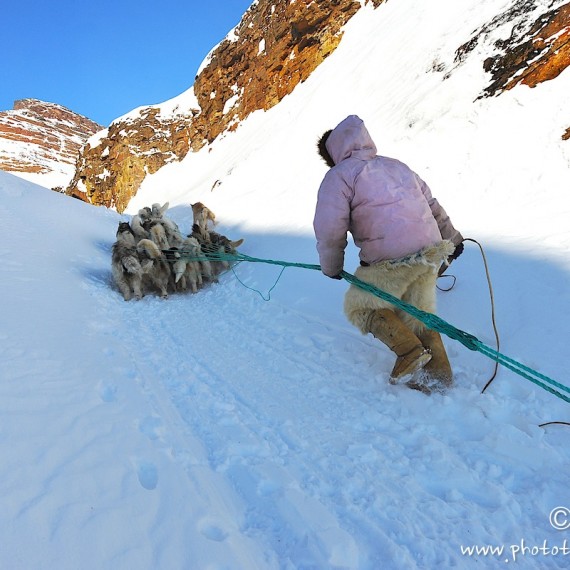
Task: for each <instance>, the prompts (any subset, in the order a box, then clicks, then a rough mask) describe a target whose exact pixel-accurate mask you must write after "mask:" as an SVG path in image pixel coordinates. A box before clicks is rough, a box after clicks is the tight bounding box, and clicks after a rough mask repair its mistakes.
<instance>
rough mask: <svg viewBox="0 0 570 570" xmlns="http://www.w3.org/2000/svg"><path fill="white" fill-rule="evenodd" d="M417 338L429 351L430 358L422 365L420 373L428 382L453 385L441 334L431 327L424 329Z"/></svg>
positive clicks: (445, 385) (448, 386) (447, 385)
mask: <svg viewBox="0 0 570 570" xmlns="http://www.w3.org/2000/svg"><path fill="white" fill-rule="evenodd" d="M418 338H419V339H420V341H421V343H422V344H423V345H424V346H425V347H426V348H427V349H429V351H430V352H431V360H430V361H429V362H428V363H427V364H426V365H425V366H424V369H423V370H422V375H425V376H426V379H427V381H428V383H433V382H434V381H435V382H437V383H438V384H440V385H441V386H442V387H444V388H450V387H451V386H452V385H453V372H452V371H451V364H450V363H449V358H448V357H447V352H446V351H445V347H444V346H443V341H442V340H441V335H440V334H439V333H438V332H437V331H434V330H432V329H425V330H424V331H423V332H422V333H420V334H419V335H418Z"/></svg>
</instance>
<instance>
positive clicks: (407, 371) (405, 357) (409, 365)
mask: <svg viewBox="0 0 570 570" xmlns="http://www.w3.org/2000/svg"><path fill="white" fill-rule="evenodd" d="M366 325H367V329H368V330H369V331H370V332H371V333H372V334H373V335H374V336H375V337H376V338H377V339H378V340H380V341H382V342H383V343H384V344H385V345H386V346H387V347H388V348H389V349H390V350H392V351H393V352H395V353H396V355H397V357H398V358H397V359H396V364H395V365H394V368H393V370H392V372H391V374H390V383H391V384H398V383H399V382H401V381H403V380H404V379H405V377H407V376H411V375H412V374H413V373H414V372H417V371H418V370H420V368H423V367H424V366H425V365H426V364H427V363H428V362H429V361H430V360H431V354H430V353H429V351H428V350H426V348H425V347H424V346H423V345H422V343H421V341H420V339H419V338H418V337H417V336H416V335H415V334H414V333H413V332H412V331H411V330H410V329H409V328H408V327H407V326H406V325H405V324H404V323H403V322H402V321H401V320H400V318H399V317H398V315H396V313H395V312H394V311H391V310H390V309H377V310H375V311H373V312H372V313H371V314H370V316H369V317H368V321H367V323H366Z"/></svg>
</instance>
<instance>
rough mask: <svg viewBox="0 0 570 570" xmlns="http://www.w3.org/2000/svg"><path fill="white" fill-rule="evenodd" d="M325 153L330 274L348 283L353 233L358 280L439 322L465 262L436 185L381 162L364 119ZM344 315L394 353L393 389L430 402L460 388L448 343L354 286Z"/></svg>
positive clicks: (319, 232) (322, 222) (325, 262)
mask: <svg viewBox="0 0 570 570" xmlns="http://www.w3.org/2000/svg"><path fill="white" fill-rule="evenodd" d="M318 149H319V154H320V155H321V157H322V158H323V159H324V160H325V162H326V163H327V164H328V166H329V167H330V170H329V171H328V172H327V174H326V175H325V177H324V179H323V181H322V183H321V186H320V188H319V192H318V197H317V206H316V210H315V217H314V222H313V227H314V230H315V236H316V239H317V251H318V253H319V258H320V264H321V269H322V272H323V273H324V274H325V275H327V276H329V277H332V278H340V274H341V272H342V271H343V268H344V251H345V248H346V246H347V234H348V233H349V232H350V233H351V234H352V237H353V239H354V243H355V244H356V245H357V247H358V248H359V250H360V252H359V256H360V267H358V269H357V270H356V273H355V275H356V277H358V278H359V279H361V280H362V281H365V282H367V283H371V284H372V285H374V286H376V287H378V288H380V289H382V290H384V291H386V292H388V293H390V294H392V295H394V296H395V297H397V298H399V299H402V300H403V301H405V302H407V303H409V304H411V305H414V306H415V307H417V308H419V309H421V310H423V311H427V312H430V313H435V308H436V279H437V276H438V271H439V269H440V268H441V267H442V265H445V264H449V263H450V262H451V261H452V260H453V259H456V258H457V257H458V256H459V255H460V254H461V252H462V250H463V244H462V242H463V237H462V235H461V234H460V233H459V232H458V231H457V230H456V229H455V228H454V227H453V224H452V223H451V220H450V219H449V216H448V215H447V214H446V212H445V210H444V209H443V208H442V206H441V205H440V204H439V202H438V201H437V200H436V199H435V198H434V197H433V196H432V194H431V191H430V189H429V188H428V186H427V184H426V183H425V182H424V181H423V180H422V179H421V178H420V177H419V176H418V175H417V174H416V173H415V172H413V171H412V170H411V169H410V168H409V167H408V166H406V165H405V164H404V163H402V162H400V161H398V160H396V159H393V158H387V157H384V156H378V155H377V154H376V152H377V151H376V145H375V144H374V142H373V140H372V138H371V136H370V134H369V132H368V130H367V129H366V127H365V125H364V122H363V121H362V120H361V119H360V118H359V117H357V116H356V115H350V116H349V117H347V118H346V119H344V120H343V121H342V122H341V123H340V124H339V125H338V126H337V127H335V128H334V129H332V130H330V131H327V132H325V133H324V134H323V135H322V136H321V138H320V139H319V142H318ZM344 311H345V314H346V316H347V317H348V319H349V321H350V322H351V323H353V324H354V325H355V326H356V327H358V328H359V329H360V331H361V332H362V333H363V334H368V333H372V335H374V336H375V337H376V338H377V339H379V340H380V341H382V342H383V343H384V344H386V345H387V346H388V347H389V348H390V349H391V350H392V351H394V352H395V354H396V356H397V358H396V364H395V366H394V368H393V370H392V372H391V374H390V382H391V383H400V382H406V383H407V385H408V386H409V387H411V388H415V389H420V390H422V391H424V392H427V393H429V392H431V391H432V390H433V389H444V388H447V387H450V386H451V385H452V383H453V374H452V371H451V366H450V363H449V359H448V357H447V354H446V351H445V347H444V345H443V342H442V340H441V336H440V335H439V333H437V332H436V331H433V330H431V329H428V328H426V327H425V325H423V323H421V322H420V321H418V320H417V319H415V318H413V317H412V316H410V315H409V314H408V313H406V312H405V311H401V310H399V309H398V308H396V307H394V305H392V304H390V303H388V302H387V301H384V300H382V299H379V298H378V297H376V296H374V295H372V294H370V293H367V292H366V291H364V290H362V289H361V288H359V287H356V286H355V285H351V286H350V288H349V289H348V291H347V293H346V295H345V301H344Z"/></svg>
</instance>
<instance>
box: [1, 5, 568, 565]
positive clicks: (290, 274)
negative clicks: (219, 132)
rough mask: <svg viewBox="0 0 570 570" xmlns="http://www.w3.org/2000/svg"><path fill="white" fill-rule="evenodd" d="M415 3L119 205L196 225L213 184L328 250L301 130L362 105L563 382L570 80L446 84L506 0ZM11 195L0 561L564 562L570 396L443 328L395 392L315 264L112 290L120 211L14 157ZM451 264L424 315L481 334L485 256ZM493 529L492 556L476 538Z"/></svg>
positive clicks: (514, 325) (273, 254) (507, 315)
mask: <svg viewBox="0 0 570 570" xmlns="http://www.w3.org/2000/svg"><path fill="white" fill-rule="evenodd" d="M418 4H419V3H417V2H412V1H411V0H400V1H399V2H388V3H386V4H384V5H382V6H381V7H380V8H379V9H377V10H376V11H373V10H371V9H370V8H364V9H363V10H362V11H361V12H360V13H359V14H358V15H357V16H355V18H353V20H351V22H350V23H349V25H348V26H347V28H346V33H345V37H344V39H343V41H342V43H341V46H340V47H339V49H338V50H337V51H336V52H335V53H334V54H333V55H332V56H331V57H330V58H329V59H328V60H327V61H326V62H325V63H324V64H323V65H322V66H321V67H320V68H319V69H318V70H317V71H316V72H315V73H314V74H313V76H311V78H310V79H309V80H308V81H307V82H305V83H304V84H302V85H300V86H299V87H298V89H296V91H295V92H294V93H293V94H292V95H291V96H289V97H287V98H286V99H284V100H283V101H282V102H281V103H280V104H279V105H278V107H276V108H274V109H271V110H270V111H268V112H266V113H263V112H259V113H255V114H254V115H252V116H251V117H250V118H249V119H248V120H247V121H245V122H244V123H243V124H242V125H241V126H240V127H239V128H238V130H237V131H236V132H235V133H231V134H228V135H227V136H226V137H225V138H223V139H221V140H219V141H216V142H215V143H214V144H213V145H212V146H211V150H210V151H208V149H204V151H202V152H200V153H197V154H195V155H191V156H189V157H187V159H186V160H185V161H184V162H182V163H180V164H173V165H169V166H167V167H165V168H163V169H162V170H161V171H159V172H158V173H157V174H155V175H153V176H150V177H148V179H147V181H146V182H145V184H144V187H143V188H142V189H141V191H140V192H139V194H138V195H137V196H136V197H135V199H133V201H132V203H131V205H130V208H129V212H130V213H131V214H132V213H133V212H136V210H137V209H138V208H139V207H140V206H141V205H150V204H151V203H153V202H161V203H162V202H164V201H166V200H168V201H170V205H171V207H170V210H169V211H168V215H169V216H170V217H171V218H172V219H174V220H175V221H176V222H177V223H178V224H179V225H180V227H181V228H182V229H183V230H188V229H189V226H190V222H191V210H190V206H189V204H190V203H192V202H195V201H196V200H201V201H203V202H204V203H206V204H207V205H208V206H209V207H211V208H212V209H213V210H214V211H215V212H216V214H217V217H218V219H219V220H220V231H222V232H223V233H226V234H227V235H229V236H230V237H232V238H238V237H245V238H246V241H245V243H244V245H243V246H242V251H243V252H244V253H248V254H250V255H252V256H255V257H261V258H271V259H285V260H288V261H299V262H308V263H316V262H317V257H316V252H315V248H314V238H313V236H312V231H311V220H312V214H313V210H314V203H315V197H316V190H317V187H318V184H319V182H320V179H321V178H322V176H323V174H324V165H322V164H321V163H320V162H319V159H318V157H317V156H316V154H315V150H314V144H315V139H316V138H317V137H318V136H319V135H320V134H321V132H322V131H323V130H325V129H326V128H329V127H331V126H334V125H335V124H336V123H337V122H339V121H340V120H341V119H342V118H344V116H345V115H346V114H348V113H357V114H359V115H360V116H361V117H362V118H363V119H364V120H365V121H366V122H367V124H368V126H369V130H370V131H371V133H372V135H373V137H374V138H375V139H376V142H377V145H378V147H379V149H380V152H381V153H383V154H386V155H389V156H396V157H398V158H400V159H402V160H405V161H406V162H408V163H409V164H410V165H411V166H412V167H414V168H415V169H416V170H417V171H418V172H419V173H420V174H421V175H422V176H423V177H424V178H425V179H426V180H427V181H428V183H429V184H430V186H431V187H432V190H433V192H434V194H435V195H436V196H437V197H438V198H439V199H440V201H441V202H442V203H443V205H444V206H445V208H446V209H447V210H448V212H449V213H450V215H451V216H452V219H453V220H454V223H455V224H456V226H457V227H459V228H460V229H461V230H462V232H463V233H464V235H466V236H470V237H474V238H477V239H479V241H481V242H482V243H483V246H484V247H485V250H486V254H487V257H488V261H489V267H490V271H491V277H492V280H493V286H494V293H495V302H496V306H497V322H498V326H499V331H500V334H501V341H502V343H501V350H502V352H504V353H505V354H507V355H509V356H511V357H513V358H515V359H517V360H520V361H521V362H523V363H525V364H526V365H528V366H531V367H533V368H535V369H537V370H539V371H540V372H542V373H543V374H546V375H548V376H550V377H551V378H554V379H556V380H558V381H560V382H563V383H565V384H566V385H568V384H570V380H569V379H568V375H567V367H566V364H565V353H564V350H565V347H566V341H567V339H568V335H567V321H568V315H570V288H569V287H568V277H569V273H570V262H569V261H568V260H569V259H570V258H569V255H568V254H569V250H570V242H569V240H568V231H567V227H568V224H567V219H568V215H569V214H570V207H569V202H568V195H567V183H566V180H567V172H568V164H569V152H570V151H569V150H568V146H567V143H564V142H563V141H561V140H560V136H559V135H560V134H561V133H562V132H563V130H564V128H562V127H564V126H565V125H564V114H563V111H564V105H565V100H566V99H565V94H567V93H568V88H569V87H570V85H569V83H570V75H569V74H568V72H565V73H563V74H562V75H561V76H560V77H559V78H558V79H557V80H556V81H555V82H551V83H547V84H543V85H541V86H539V87H537V88H536V89H532V90H531V89H527V88H517V89H515V90H514V91H513V92H510V93H507V94H504V95H502V96H501V97H499V98H495V99H490V100H478V101H475V98H476V96H477V94H478V93H479V91H480V90H481V88H482V86H483V85H484V82H485V78H484V76H483V74H482V71H481V69H480V61H476V60H475V59H472V60H468V61H467V62H466V63H465V64H464V65H463V66H462V67H460V68H458V69H456V70H455V71H454V72H453V73H452V74H451V75H450V77H449V78H448V79H446V80H443V77H442V74H441V73H433V72H431V71H430V70H431V68H432V63H433V61H434V60H436V59H437V60H438V61H439V62H442V63H443V65H444V66H446V67H447V69H448V70H451V68H452V67H453V50H454V49H455V48H456V47H457V46H458V45H460V44H461V43H463V42H464V41H466V40H467V39H469V34H470V33H471V31H472V30H473V29H474V28H475V27H477V26H478V25H479V24H480V23H482V22H483V21H484V20H485V19H486V18H488V17H490V16H492V15H494V14H496V13H497V11H498V10H499V9H502V8H503V7H505V6H507V5H509V4H510V3H509V2H507V1H505V0H501V1H500V0H492V1H491V0H489V1H488V2H486V3H485V4H484V6H481V5H480V3H479V2H476V1H475V0H469V1H467V0H466V1H465V2H462V3H453V2H449V1H447V2H444V1H443V0H438V1H435V2H432V3H430V7H429V9H428V7H427V6H426V7H424V6H423V5H418ZM456 4H457V5H456ZM450 22H453V23H454V25H453V26H451V25H450ZM452 30H453V31H452ZM404 36H406V37H408V36H409V37H410V38H411V40H410V43H409V45H407V49H406V50H402V51H398V52H397V53H395V52H394V48H393V47H390V46H393V44H394V41H395V38H401V37H404ZM489 42H491V39H490V40H489ZM390 50H391V51H390ZM473 57H476V56H473ZM339 70H345V72H344V73H339ZM372 71H374V73H373V72H372ZM529 117H530V118H532V120H530V119H529ZM523 126H524V128H523ZM565 144H566V146H564V145H565ZM212 188H213V190H212ZM0 213H1V215H2V220H3V224H2V226H1V228H0V236H1V239H0V259H2V264H1V265H0V272H1V275H0V287H1V294H2V299H4V304H3V310H2V319H0V339H1V341H2V342H1V344H0V361H1V363H2V365H1V369H0V409H1V413H0V418H1V420H0V454H1V457H2V461H1V462H0V480H1V481H2V483H3V484H2V485H1V486H0V501H1V504H2V507H3V508H2V509H0V528H2V529H3V540H2V547H1V548H0V568H2V569H3V568H7V569H18V570H20V569H22V570H30V569H32V570H36V569H46V570H47V569H53V568H58V569H62V570H71V569H76V568H82V569H98V570H100V569H109V570H110V569H117V568H120V569H131V568H137V569H143V570H146V569H148V570H151V569H168V570H171V569H174V570H175V569H192V570H194V569H197V570H201V569H248V570H250V569H251V570H257V569H260V570H265V569H286V570H293V569H294V570H297V569H351V570H352V569H355V570H356V569H358V570H377V569H381V568H382V569H383V568H387V569H398V570H399V569H422V570H423V569H431V568H434V569H435V568H495V567H496V566H497V564H498V563H499V564H504V563H506V562H509V563H512V562H514V561H516V563H517V567H519V568H529V569H530V568H567V567H568V560H570V558H569V556H570V553H568V552H566V551H563V547H564V545H567V542H566V541H567V539H568V538H569V535H568V532H570V531H569V530H567V529H566V530H557V529H555V528H553V526H552V525H551V524H550V522H549V516H550V513H551V512H552V511H553V509H555V508H556V507H564V508H568V507H570V496H569V495H568V486H569V485H568V484H569V475H568V469H567V466H568V461H569V459H570V452H569V450H568V445H567V442H568V437H569V433H570V432H569V431H568V429H569V428H568V427H567V426H562V425H552V426H548V427H544V428H541V427H538V425H539V424H541V423H543V422H548V421H553V420H564V421H568V420H570V408H569V407H568V406H569V405H568V404H567V403H565V402H563V401H561V400H559V399H557V398H555V397H554V396H552V395H551V394H549V393H547V392H545V391H543V390H541V389H540V388H538V387H536V386H534V385H533V384H532V383H530V382H528V381H526V380H524V379H523V378H520V377H518V376H516V375H515V374H513V373H511V372H509V371H507V370H501V371H500V373H499V376H498V377H497V379H496V380H495V382H494V383H493V384H492V386H491V388H490V389H489V390H488V391H487V392H486V394H485V395H481V394H480V391H481V388H482V387H483V385H484V384H485V382H486V381H487V379H488V378H489V376H490V374H491V373H492V369H493V363H492V362H491V361H490V360H488V359H487V358H486V357H484V356H482V355H480V354H478V353H473V352H470V351H468V350H467V349H465V348H464V347H463V346H461V345H459V344H457V343H455V342H454V341H451V340H449V339H446V345H447V347H448V352H449V355H450V359H451V362H452V365H453V368H454V370H455V373H456V383H457V386H456V387H455V388H454V389H453V390H452V391H451V392H449V393H448V394H447V395H434V396H431V397H427V396H425V395H423V394H420V393H417V392H413V391H410V390H408V389H406V388H404V387H394V386H390V385H389V384H388V383H387V374H388V372H389V370H390V369H391V367H392V364H393V362H392V356H391V355H390V354H389V353H388V351H387V350H386V349H384V348H382V347H380V346H379V344H378V343H377V342H376V341H375V340H374V339H373V338H371V337H364V336H362V335H360V333H358V332H357V331H356V330H355V329H354V328H352V327H351V326H350V325H349V324H348V323H347V322H346V320H345V319H344V317H343V315H342V310H341V307H342V297H343V294H344V291H345V290H346V283H345V282H337V281H333V280H330V279H327V278H325V277H323V276H322V275H321V274H320V273H318V272H316V271H310V270H303V269H287V270H286V271H285V272H284V273H283V275H282V276H281V279H280V280H279V282H278V284H277V286H276V287H275V289H274V290H273V291H272V292H271V301H269V302H264V301H263V299H262V298H261V297H260V296H259V295H258V294H257V293H255V292H254V291H251V290H248V289H247V288H245V287H243V285H242V284H241V283H240V281H241V282H243V283H245V284H246V285H247V286H249V287H252V288H255V289H258V290H259V291H261V292H263V293H264V294H267V293H268V291H269V290H270V288H271V287H272V285H273V284H274V283H275V281H276V280H277V278H278V277H279V271H280V270H279V268H278V267H275V266H270V265H258V264H255V265H254V264H250V265H246V264H241V265H239V266H237V267H236V268H235V274H234V273H232V272H229V273H227V274H226V275H224V276H223V277H222V278H221V280H220V283H219V284H216V285H212V286H209V287H208V288H206V289H203V290H202V291H200V292H199V293H198V294H196V295H190V294H188V295H183V294H179V295H171V296H170V298H169V299H168V300H161V299H159V298H157V297H154V296H147V297H145V298H144V299H143V300H142V301H140V302H130V303H125V302H124V301H123V300H122V297H121V296H120V295H119V293H118V292H117V291H116V289H115V288H114V286H113V283H112V280H111V271H110V253H111V246H112V243H113V241H114V235H115V230H116V227H117V223H118V222H119V221H120V220H124V219H129V217H130V216H129V215H124V216H119V215H118V214H117V213H115V212H113V211H110V210H106V209H103V208H93V207H91V206H88V205H86V204H84V203H81V202H79V201H77V200H71V199H69V198H67V197H65V196H62V195H60V194H56V193H53V192H48V191H46V190H45V189H43V188H41V187H38V186H34V185H33V184H31V183H28V182H26V181H24V180H22V179H20V178H16V177H14V176H11V175H9V174H6V173H2V172H0ZM356 263H357V256H356V251H355V249H354V247H353V246H351V247H349V251H348V255H347V266H346V269H347V270H348V271H351V272H352V270H353V269H354V267H355V266H356ZM451 273H453V274H454V275H455V276H456V277H457V284H456V286H455V287H454V288H453V289H452V290H451V291H449V292H440V293H439V314H440V315H441V316H442V317H443V318H444V319H446V320H447V321H449V322H451V323H452V324H454V325H455V326H457V327H458V328H461V329H463V330H466V331H468V332H470V333H472V334H474V335H476V336H477V337H478V338H480V339H481V340H482V341H483V342H485V343H487V344H489V345H490V346H493V342H494V338H493V333H492V328H491V323H490V307H489V300H488V292H487V283H486V280H485V275H484V269H483V265H482V261H481V257H480V254H479V251H478V249H477V248H476V247H474V246H473V245H472V244H468V245H467V246H466V251H465V253H464V254H463V256H462V257H461V258H460V259H459V260H458V261H457V262H456V263H455V264H454V265H453V268H452V271H451ZM236 277H239V280H238V279H237V278H236ZM447 284H448V283H447V282H442V286H445V285H447ZM556 520H557V521H559V522H562V523H564V522H565V520H568V521H570V517H568V514H567V511H564V510H562V511H560V516H559V517H557V519H556ZM563 526H565V525H563ZM485 545H492V546H496V547H497V548H500V547H502V548H503V551H502V552H501V553H499V552H495V553H490V552H487V553H486V554H485V553H480V554H478V555H476V554H472V555H471V554H469V552H467V551H466V550H465V549H466V548H468V547H471V546H473V547H476V546H479V547H482V546H485ZM517 549H518V551H517ZM525 549H526V550H525ZM540 549H542V550H540ZM568 549H569V550H570V547H568Z"/></svg>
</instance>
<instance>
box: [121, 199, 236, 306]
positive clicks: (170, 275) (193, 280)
mask: <svg viewBox="0 0 570 570" xmlns="http://www.w3.org/2000/svg"><path fill="white" fill-rule="evenodd" d="M167 209H168V202H167V203H166V204H164V205H162V206H161V205H160V204H153V205H152V207H150V208H149V207H145V208H142V209H141V210H139V212H138V214H137V215H135V216H133V218H132V220H131V223H129V222H120V223H119V227H118V228H117V234H116V235H117V240H116V242H115V243H114V244H113V254H112V261H111V265H112V273H113V279H114V281H115V283H116V285H117V287H118V288H119V290H120V291H121V293H122V295H123V297H124V299H125V301H129V300H130V299H132V298H133V297H134V298H135V299H141V298H142V297H143V296H144V295H145V294H146V293H149V292H151V291H152V292H157V293H158V294H159V295H160V296H161V297H163V298H166V297H168V293H169V292H183V291H187V290H190V291H192V293H196V292H197V291H198V289H199V288H200V287H202V285H203V284H204V283H205V282H217V277H218V275H219V274H220V273H221V272H222V271H224V270H225V269H227V268H229V266H230V264H229V261H228V260H227V259H224V255H223V254H235V253H236V252H237V247H239V246H240V245H241V244H242V243H243V239H241V240H238V241H230V240H229V239H228V238H227V237H226V236H223V235H221V234H219V233H217V232H215V231H213V230H212V229H211V228H210V226H212V225H214V224H215V222H216V217H215V215H214V213H213V212H212V211H211V210H210V209H208V208H207V207H206V206H204V204H202V203H201V202H197V203H196V204H192V214H193V221H194V223H193V226H192V233H191V234H189V235H187V236H184V235H182V233H181V232H180V229H179V228H178V225H177V224H176V223H175V222H174V221H172V220H171V219H169V218H167V217H166V216H165V215H164V213H165V212H166V210H167Z"/></svg>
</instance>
